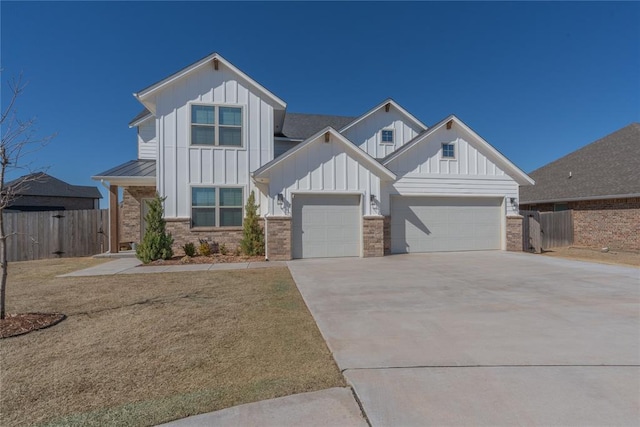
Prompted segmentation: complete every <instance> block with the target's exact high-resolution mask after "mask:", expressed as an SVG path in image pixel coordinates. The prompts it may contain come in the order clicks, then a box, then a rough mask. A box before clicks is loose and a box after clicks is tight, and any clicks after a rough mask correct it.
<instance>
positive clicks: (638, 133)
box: [520, 123, 640, 203]
mask: <svg viewBox="0 0 640 427" xmlns="http://www.w3.org/2000/svg"><path fill="white" fill-rule="evenodd" d="M638 165H640V123H632V124H630V125H628V126H626V127H624V128H622V129H620V130H618V131H616V132H613V133H612V134H610V135H607V136H605V137H604V138H601V139H599V140H597V141H595V142H592V143H591V144H589V145H586V146H584V147H582V148H580V149H578V150H576V151H574V152H572V153H569V154H567V155H566V156H564V157H562V158H560V159H558V160H555V161H553V162H551V163H549V164H548V165H546V166H543V167H541V168H539V169H536V170H535V171H533V172H531V173H530V174H529V175H530V176H531V178H533V179H534V180H535V181H536V184H535V185H533V186H528V187H520V203H544V202H556V201H565V200H588V199H589V198H591V197H593V198H606V196H624V195H637V194H640V167H639V166H638Z"/></svg>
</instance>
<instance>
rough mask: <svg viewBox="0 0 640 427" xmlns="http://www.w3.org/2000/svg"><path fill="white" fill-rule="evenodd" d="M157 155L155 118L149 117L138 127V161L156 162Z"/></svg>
mask: <svg viewBox="0 0 640 427" xmlns="http://www.w3.org/2000/svg"><path fill="white" fill-rule="evenodd" d="M157 154H158V140H157V138H156V118H155V117H149V118H148V119H147V120H145V121H144V122H142V123H140V125H139V126H138V159H143V160H156V156H157Z"/></svg>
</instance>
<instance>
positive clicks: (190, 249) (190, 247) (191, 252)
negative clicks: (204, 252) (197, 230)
mask: <svg viewBox="0 0 640 427" xmlns="http://www.w3.org/2000/svg"><path fill="white" fill-rule="evenodd" d="M182 250H183V251H184V254H185V255H186V256H188V257H194V256H196V245H194V244H193V243H191V242H189V243H185V245H184V246H183V247H182Z"/></svg>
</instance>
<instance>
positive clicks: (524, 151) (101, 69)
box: [0, 1, 640, 196]
mask: <svg viewBox="0 0 640 427" xmlns="http://www.w3.org/2000/svg"><path fill="white" fill-rule="evenodd" d="M0 14H1V18H0V24H1V28H0V37H1V40H0V49H1V51H0V63H1V66H2V68H3V72H2V86H3V87H2V102H3V106H4V105H6V100H7V95H8V91H7V90H6V81H7V79H9V78H10V77H12V76H15V75H17V74H18V73H20V72H21V71H22V72H23V74H24V77H25V79H26V80H28V82H29V85H28V88H27V91H26V93H25V94H24V96H23V97H21V99H20V101H19V105H18V107H19V114H20V116H21V117H23V118H28V117H34V116H35V117H37V119H38V134H39V135H41V136H44V135H47V134H51V133H54V132H57V137H56V138H55V139H54V140H52V141H51V143H50V144H49V145H48V146H47V147H46V148H45V149H43V150H42V151H40V152H38V153H37V154H35V155H33V156H32V157H31V158H29V159H28V160H30V161H32V162H33V164H34V166H36V167H48V172H49V173H50V174H52V175H54V176H56V177H58V178H60V179H62V180H65V181H68V182H69V183H72V184H77V185H98V186H99V184H98V183H96V182H95V181H92V180H91V179H90V177H91V175H94V174H96V173H99V172H102V171H103V170H106V169H109V168H111V167H113V166H116V165H118V164H120V163H123V162H125V161H127V160H130V159H134V158H135V157H136V155H137V151H136V136H135V130H134V129H129V128H128V126H127V123H128V122H129V120H130V119H131V118H132V117H133V116H135V115H136V114H137V113H138V112H139V110H140V109H141V106H140V104H139V103H138V102H137V101H136V100H135V99H134V98H133V96H132V95H131V94H132V93H133V92H136V91H138V90H140V89H142V88H144V87H146V86H148V85H150V84H152V83H155V82H156V81H158V80H160V79H162V78H164V77H166V76H168V75H170V74H172V73H173V72H175V71H177V70H179V69H180V68H182V67H184V66H186V65H188V64H190V63H192V62H194V61H196V60H198V59H200V58H202V57H204V56H206V55H208V54H209V53H211V52H218V53H220V54H221V55H223V56H224V57H225V58H226V59H228V60H229V61H231V62H232V63H233V64H234V65H236V66H237V67H239V68H240V69H241V70H243V71H244V72H246V73H247V74H249V75H250V76H251V77H253V78H254V79H256V80H257V81H258V82H260V83H262V84H263V85H264V86H265V87H267V88H268V89H269V90H271V91H272V92H273V93H275V94H276V95H277V96H279V97H280V98H281V99H283V100H284V101H286V102H287V104H288V111H291V112H304V113H319V114H336V115H350V116H355V115H359V114H361V113H364V112H365V111H367V110H368V109H370V108H372V107H373V106H375V105H376V104H378V103H380V102H381V101H382V100H384V99H386V98H388V97H392V98H394V99H395V100H396V101H397V102H399V103H400V104H401V105H402V106H404V107H405V108H406V109H408V110H409V111H410V112H411V113H413V114H414V115H415V116H417V117H418V118H419V119H421V120H422V121H423V122H424V123H426V124H427V125H431V124H434V123H436V122H438V121H439V120H441V119H442V118H444V117H445V116H447V115H449V114H451V113H453V114H456V115H457V116H458V117H459V118H461V119H462V120H463V121H464V122H465V123H467V124H468V125H469V126H471V127H472V128H473V129H474V130H476V131H477V132H478V133H479V134H480V135H481V136H483V137H484V138H485V139H486V140H487V141H489V142H490V143H491V144H492V145H493V146H495V147H496V148H497V149H498V150H500V151H501V152H502V153H503V154H505V155H506V156H507V157H508V158H509V159H510V160H512V161H513V162H514V163H515V164H516V165H518V166H519V167H520V168H521V169H523V170H524V171H525V172H531V171H532V170H534V169H536V168H538V167H540V166H543V165H545V164H546V163H548V162H550V161H552V160H555V159H557V158H558V157H561V156H563V155H565V154H567V153H569V152H571V151H574V150H575V149H577V148H579V147H581V146H584V145H586V144H587V143H589V142H592V141H594V140H596V139H598V138H600V137H603V136H605V135H607V134H609V133H611V132H613V131H615V130H617V129H619V128H621V127H624V126H626V125H627V124H629V123H631V122H637V121H640V3H637V2H621V3H616V2H565V3H551V2H542V3H525V2H514V3H511V2H491V3H488V2H487V3H485V2H472V3H466V2H451V3H438V2H423V3H417V2H411V3H397V2H395V3H391V2H375V3H368V2H353V3H337V2H335V3H334V2H331V3H312V2H300V3H293V2H286V3H275V2H269V3H266V2H265V3H253V2H240V3H222V2H182V3H177V2H105V3H102V2H9V1H2V2H0ZM101 190H102V192H103V195H105V196H106V193H105V192H104V189H103V188H101Z"/></svg>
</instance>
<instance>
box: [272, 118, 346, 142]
mask: <svg viewBox="0 0 640 427" xmlns="http://www.w3.org/2000/svg"><path fill="white" fill-rule="evenodd" d="M354 119H355V117H346V116H329V115H324V114H303V113H287V114H286V115H285V117H284V125H283V127H282V135H278V136H285V137H287V138H291V139H300V140H305V139H307V138H309V137H310V136H312V135H314V134H315V133H317V132H318V131H320V130H322V129H324V128H326V127H332V128H334V129H340V128H342V127H343V126H345V125H346V124H348V123H350V122H352V121H353V120H354Z"/></svg>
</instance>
